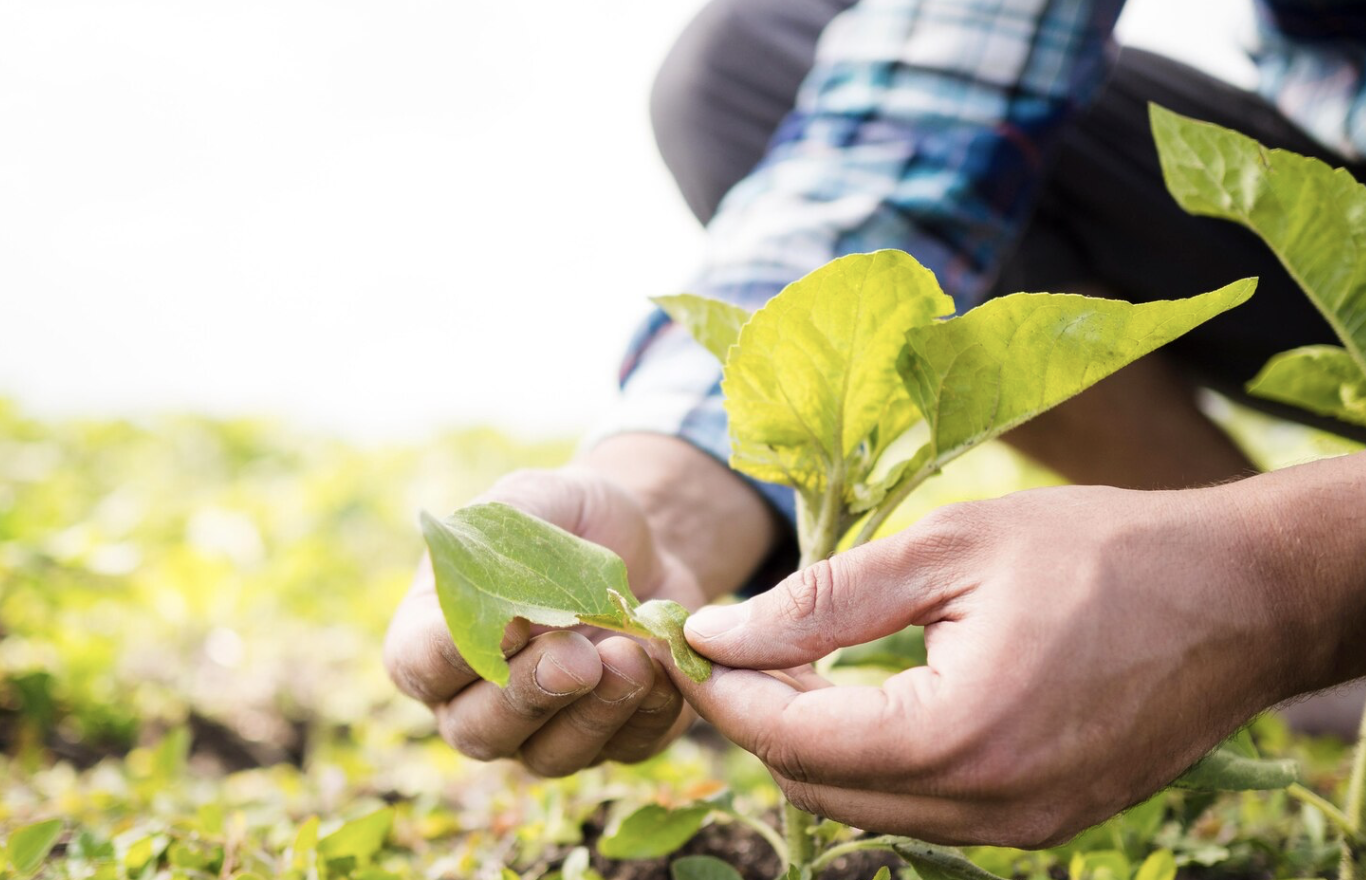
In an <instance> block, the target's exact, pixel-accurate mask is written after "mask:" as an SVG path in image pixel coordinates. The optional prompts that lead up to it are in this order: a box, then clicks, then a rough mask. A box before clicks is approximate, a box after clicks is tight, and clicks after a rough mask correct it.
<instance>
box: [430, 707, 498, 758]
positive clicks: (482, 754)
mask: <svg viewBox="0 0 1366 880" xmlns="http://www.w3.org/2000/svg"><path fill="white" fill-rule="evenodd" d="M438 729H439V731H440V733H441V738H442V739H443V740H445V741H446V743H447V745H449V746H450V747H451V748H453V749H455V750H456V751H457V752H459V753H460V754H462V755H464V756H465V757H467V758H472V759H473V760H475V761H496V760H498V759H499V758H507V757H511V755H512V752H511V750H509V749H507V748H505V747H504V746H502V745H500V744H499V743H498V742H497V741H496V740H494V739H491V738H490V737H488V736H487V735H486V734H485V733H484V732H483V731H481V730H478V729H476V728H474V727H472V726H470V725H469V724H465V723H462V722H461V720H460V718H459V717H457V716H456V715H455V714H454V713H447V714H446V716H445V718H444V720H443V721H442V722H441V723H440V725H439V728H438Z"/></svg>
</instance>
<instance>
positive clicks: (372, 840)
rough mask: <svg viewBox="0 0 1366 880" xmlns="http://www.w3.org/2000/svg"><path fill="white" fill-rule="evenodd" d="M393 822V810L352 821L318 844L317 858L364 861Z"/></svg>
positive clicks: (378, 844)
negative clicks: (318, 856)
mask: <svg viewBox="0 0 1366 880" xmlns="http://www.w3.org/2000/svg"><path fill="white" fill-rule="evenodd" d="M393 823H394V808H393V807H381V808H380V809H378V810H376V811H375V812H373V813H369V814H367V815H364V816H361V817H360V818H359V819H352V820H351V821H350V822H347V823H346V824H345V825H343V826H342V827H340V828H338V829H337V830H336V831H333V832H332V833H331V834H329V835H327V836H326V837H324V838H323V839H322V840H320V841H318V855H320V856H321V857H322V858H323V859H325V860H331V859H345V858H353V859H355V860H356V861H357V862H358V863H364V862H367V861H369V860H370V858H371V857H373V856H374V854H375V853H377V852H379V850H380V847H382V846H384V840H385V838H386V837H388V836H389V828H390V827H391V826H392V825H393Z"/></svg>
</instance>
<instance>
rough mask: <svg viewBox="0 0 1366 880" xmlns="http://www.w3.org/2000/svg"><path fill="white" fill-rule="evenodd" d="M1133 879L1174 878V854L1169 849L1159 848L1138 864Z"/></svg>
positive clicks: (1154, 879) (1156, 879) (1169, 879)
mask: <svg viewBox="0 0 1366 880" xmlns="http://www.w3.org/2000/svg"><path fill="white" fill-rule="evenodd" d="M1134 880H1176V856H1174V855H1172V851H1171V850H1169V849H1159V850H1158V851H1156V852H1154V853H1153V854H1152V855H1150V856H1148V857H1147V858H1146V859H1144V860H1143V864H1141V865H1139V866H1138V873H1136V874H1134Z"/></svg>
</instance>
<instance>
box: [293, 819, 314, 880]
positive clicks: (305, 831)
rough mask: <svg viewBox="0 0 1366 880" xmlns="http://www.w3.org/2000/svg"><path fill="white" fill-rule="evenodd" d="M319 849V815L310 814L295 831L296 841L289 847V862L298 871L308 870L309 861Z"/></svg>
mask: <svg viewBox="0 0 1366 880" xmlns="http://www.w3.org/2000/svg"><path fill="white" fill-rule="evenodd" d="M317 850H318V817H317V816H309V817H308V818H307V819H305V820H304V822H303V824H302V825H300V826H299V830H298V831H296V832H295V833H294V843H293V845H291V846H290V848H289V864H290V866H291V867H293V868H294V870H296V871H306V870H308V865H309V862H310V861H312V857H313V855H314V853H316V852H317Z"/></svg>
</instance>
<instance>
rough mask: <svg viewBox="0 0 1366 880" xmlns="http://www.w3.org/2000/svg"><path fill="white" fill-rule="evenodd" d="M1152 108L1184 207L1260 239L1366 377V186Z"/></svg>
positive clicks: (1166, 169) (1169, 174) (1166, 171)
mask: <svg viewBox="0 0 1366 880" xmlns="http://www.w3.org/2000/svg"><path fill="white" fill-rule="evenodd" d="M1149 114H1150V117H1151V120H1152V127H1153V138H1154V139H1155V140H1156V141H1157V151H1158V156H1159V158H1160V159H1161V162H1162V174H1163V177H1165V178H1166V181H1167V189H1168V190H1170V191H1171V194H1172V196H1173V197H1174V198H1175V199H1176V201H1177V202H1178V203H1179V204H1180V205H1181V207H1182V208H1184V209H1185V210H1186V211H1188V212H1189V213H1191V214H1197V215H1200V216H1204V217H1219V218H1222V219H1225V220H1232V221H1234V222H1235V223H1239V224H1241V225H1243V226H1246V227H1247V228H1248V229H1251V230H1252V231H1253V232H1255V233H1257V235H1259V236H1261V238H1262V240H1263V241H1265V242H1266V243H1267V245H1268V246H1269V247H1270V248H1271V250H1272V252H1273V253H1275V254H1276V256H1277V257H1278V258H1279V259H1280V261H1281V263H1282V264H1283V265H1284V266H1285V268H1286V270H1287V271H1288V272H1289V273H1290V275H1291V277H1293V278H1294V279H1295V281H1297V282H1298V283H1299V285H1300V287H1302V288H1303V289H1304V292H1305V293H1306V294H1307V295H1308V296H1309V299H1310V300H1311V301H1312V302H1313V303H1314V305H1315V306H1317V307H1318V309H1319V311H1320V312H1321V313H1322V314H1323V316H1324V317H1325V318H1327V319H1328V323H1329V324H1330V325H1331V326H1332V327H1333V329H1334V331H1336V332H1337V335H1338V338H1339V339H1341V340H1342V343H1343V345H1345V346H1346V350H1347V352H1348V354H1349V355H1350V356H1351V358H1352V360H1353V361H1355V363H1356V365H1357V368H1358V370H1357V372H1358V373H1360V374H1366V187H1363V186H1362V185H1361V184H1360V183H1358V182H1357V181H1356V179H1355V178H1354V177H1352V175H1351V173H1349V172H1348V171H1346V170H1344V169H1337V170H1334V169H1333V168H1332V167H1331V166H1329V165H1327V164H1326V163H1324V162H1320V161H1319V160H1318V159H1310V158H1308V157H1305V156H1300V155H1297V154H1295V153H1292V152H1289V151H1288V150H1268V149H1266V148H1265V147H1263V146H1262V145H1261V144H1259V143H1257V142H1256V141H1254V140H1253V139H1252V138H1250V137H1247V136H1245V135H1241V134H1239V133H1237V132H1235V131H1230V130H1229V129H1226V128H1221V127H1219V126H1217V125H1211V124H1209V123H1207V122H1199V121H1197V120H1194V119H1190V118H1188V117H1185V116H1181V115H1179V114H1176V113H1172V112H1171V111H1170V110H1164V109H1163V108H1161V107H1158V106H1157V105H1155V104H1153V105H1150V106H1149Z"/></svg>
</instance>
